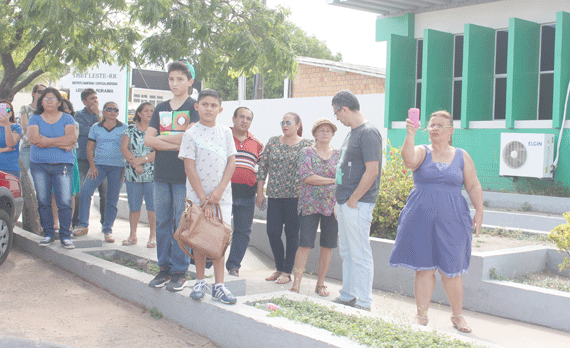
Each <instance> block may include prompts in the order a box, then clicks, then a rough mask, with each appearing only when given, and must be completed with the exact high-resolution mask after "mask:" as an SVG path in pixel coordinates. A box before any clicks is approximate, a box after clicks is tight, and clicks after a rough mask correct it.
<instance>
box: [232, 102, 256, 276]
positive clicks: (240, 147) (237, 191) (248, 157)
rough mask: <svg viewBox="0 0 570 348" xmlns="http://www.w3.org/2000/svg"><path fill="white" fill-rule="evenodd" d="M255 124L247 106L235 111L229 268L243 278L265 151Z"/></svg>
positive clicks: (233, 273)
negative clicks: (254, 132)
mask: <svg viewBox="0 0 570 348" xmlns="http://www.w3.org/2000/svg"><path fill="white" fill-rule="evenodd" d="M252 121H253V112H252V111H251V110H250V109H248V108H246V107H244V106H241V107H238V108H237V109H236V110H235V111H234V116H233V123H234V126H233V127H231V129H232V132H233V135H234V141H235V144H236V149H237V152H238V153H237V155H236V170H235V172H234V175H233V177H232V200H233V205H232V215H233V220H234V222H233V224H234V226H233V227H234V228H233V236H232V246H231V249H230V255H229V256H228V260H227V261H226V268H227V269H228V272H229V274H230V275H233V276H236V277H239V269H240V267H241V261H242V260H243V256H244V255H245V251H246V250H247V246H248V245H249V235H250V233H251V224H252V222H253V213H254V210H255V193H256V189H257V178H256V172H257V162H259V156H260V154H261V152H262V151H263V144H262V143H261V142H260V141H259V140H257V139H256V138H254V137H253V135H252V134H251V133H250V132H249V127H250V126H251V122H252Z"/></svg>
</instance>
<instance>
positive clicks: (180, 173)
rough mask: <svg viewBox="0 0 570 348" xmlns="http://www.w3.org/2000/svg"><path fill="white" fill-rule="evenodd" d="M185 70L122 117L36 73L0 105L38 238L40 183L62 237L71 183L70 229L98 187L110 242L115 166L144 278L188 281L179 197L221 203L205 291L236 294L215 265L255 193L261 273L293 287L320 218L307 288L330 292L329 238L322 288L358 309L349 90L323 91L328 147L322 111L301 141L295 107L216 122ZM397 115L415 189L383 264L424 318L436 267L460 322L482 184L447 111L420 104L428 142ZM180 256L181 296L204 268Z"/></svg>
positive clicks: (369, 198) (44, 220) (363, 271)
mask: <svg viewBox="0 0 570 348" xmlns="http://www.w3.org/2000/svg"><path fill="white" fill-rule="evenodd" d="M194 78H195V71H194V68H193V67H192V65H190V64H188V63H187V62H183V61H177V62H173V63H171V64H170V65H169V66H168V83H169V87H170V90H171V91H172V93H173V95H174V97H173V98H172V99H171V100H168V101H166V102H163V103H161V104H159V105H157V106H156V108H153V106H152V105H151V104H149V103H143V104H141V105H140V106H139V108H138V109H137V110H136V112H135V117H134V118H133V121H134V124H132V125H129V126H127V125H125V124H123V123H122V122H121V121H119V120H118V115H119V108H118V106H117V104H116V103H114V102H107V103H105V105H103V109H102V110H101V114H102V119H101V118H99V116H98V115H99V109H98V100H97V94H96V93H95V91H94V90H84V91H83V92H82V95H81V99H82V101H83V103H84V104H85V108H84V109H83V110H81V111H79V112H77V113H76V114H75V118H74V116H73V114H74V113H73V107H72V105H71V103H69V102H68V101H67V100H64V99H63V98H62V97H61V95H60V93H59V91H57V90H56V89H54V88H45V86H42V85H38V86H36V87H34V90H33V96H34V102H33V103H32V105H30V106H29V107H28V106H26V107H23V108H22V122H21V126H20V125H18V124H16V123H15V120H14V115H13V108H12V106H11V104H10V105H9V106H8V107H7V111H6V112H7V113H6V116H5V117H0V159H3V160H2V161H0V163H2V164H1V165H0V169H1V170H5V171H8V172H10V173H13V174H15V175H19V167H17V166H14V160H13V159H12V160H11V161H8V162H9V163H10V164H11V165H12V166H7V165H5V164H4V163H8V162H7V161H4V159H8V158H12V157H14V158H16V163H17V157H18V150H17V149H18V142H19V141H20V139H23V144H22V147H21V148H22V150H21V152H20V156H21V158H22V161H23V162H25V160H26V155H25V151H26V150H25V148H26V146H27V144H28V143H29V147H30V156H29V157H30V164H29V167H30V170H31V173H32V176H33V179H34V184H35V187H36V193H37V197H38V202H39V212H40V219H41V225H42V228H43V231H44V235H45V238H44V239H43V240H42V241H41V242H40V245H42V246H47V245H49V244H51V243H52V242H53V241H54V233H55V230H54V218H53V215H54V214H53V213H52V209H51V200H52V192H53V196H54V200H55V204H56V206H57V213H58V219H59V238H60V241H61V243H62V245H63V246H64V247H65V248H73V247H74V245H73V243H72V242H71V240H70V237H71V233H72V232H71V225H72V215H73V214H72V209H73V206H74V205H73V204H72V197H73V195H74V194H75V193H76V191H77V190H78V189H76V188H77V187H81V190H80V191H79V198H78V199H76V204H75V206H76V207H78V209H75V213H76V215H77V220H75V219H73V223H74V224H75V225H76V227H75V229H74V230H73V235H75V236H82V235H85V234H87V233H88V231H89V210H90V205H91V197H92V195H93V193H94V191H95V190H96V189H99V192H100V199H101V205H100V206H101V208H100V209H101V223H102V232H103V234H104V240H105V241H107V242H110V243H112V242H114V241H115V240H114V238H113V235H112V227H113V223H114V220H115V218H116V215H117V201H118V197H119V191H120V189H121V186H122V180H123V178H124V180H125V182H126V186H127V194H128V201H129V209H130V214H129V220H130V225H131V233H130V235H129V237H128V239H126V240H125V241H123V245H125V246H129V245H133V244H136V243H137V242H138V239H137V224H138V220H139V218H140V210H141V206H142V199H143V198H144V199H145V202H146V208H147V210H148V211H149V222H150V225H151V226H150V229H151V233H150V236H149V240H148V243H147V246H148V247H155V246H156V248H157V258H158V265H159V267H160V272H159V273H158V275H157V276H156V277H155V278H154V279H153V280H152V281H151V282H150V283H149V286H150V287H153V288H161V287H166V289H167V290H169V291H180V290H182V289H183V288H184V287H185V286H187V280H186V271H187V269H188V266H189V264H190V257H189V256H188V255H187V254H186V253H185V252H184V250H182V249H181V248H180V247H179V245H178V244H177V242H176V241H175V240H174V238H173V235H174V232H175V230H176V229H177V227H178V224H179V221H180V217H181V216H182V213H183V211H184V208H185V207H184V204H185V199H188V200H190V201H192V202H193V203H194V204H202V203H207V204H205V216H206V218H213V217H214V216H215V215H216V212H215V210H214V209H213V206H212V204H219V205H220V208H221V215H222V216H221V217H222V218H223V220H224V221H226V222H228V223H229V222H230V217H232V216H233V241H232V245H231V249H230V252H229V255H228V258H227V262H226V261H225V258H223V257H222V258H220V259H216V260H210V261H212V264H213V266H214V278H215V282H214V284H213V286H212V289H211V292H212V297H213V298H214V299H217V300H220V301H221V302H222V303H226V304H233V303H236V298H235V296H233V295H232V294H231V292H230V291H229V290H228V289H227V288H226V287H225V286H224V273H225V269H227V271H228V273H229V274H230V275H233V276H239V269H240V267H241V262H242V260H243V257H244V254H245V252H246V249H247V247H248V244H249V236H250V233H251V227H252V220H253V215H254V209H255V205H257V206H258V207H259V208H260V209H262V210H263V209H265V208H267V235H268V238H269V243H270V246H271V250H272V252H273V256H274V260H275V268H276V270H275V272H274V273H272V274H271V275H270V276H268V277H267V278H266V280H267V281H274V282H276V283H278V284H286V283H289V282H293V283H292V287H291V288H290V290H291V291H293V292H299V289H300V285H301V280H302V277H303V273H304V271H305V266H306V262H307V258H308V254H309V251H310V249H311V248H313V247H314V241H315V239H316V234H317V229H318V227H319V226H320V231H321V234H320V240H319V246H320V257H319V273H318V278H317V283H316V287H315V292H316V293H317V294H318V295H320V296H329V291H328V290H327V286H326V285H325V283H324V280H325V277H326V274H327V272H328V268H329V265H330V261H331V256H332V249H333V248H335V247H336V246H337V245H338V246H339V253H340V256H341V257H342V260H343V263H342V274H343V285H342V289H341V290H340V296H338V297H337V298H336V299H335V300H334V301H335V302H337V303H341V304H344V305H349V306H353V307H355V308H360V309H364V310H370V308H371V304H372V283H373V278H374V263H373V256H372V250H371V247H370V241H369V233H370V225H371V222H372V211H373V208H374V205H375V203H376V199H377V196H378V189H379V183H380V173H381V165H382V137H381V135H380V132H379V131H378V129H376V128H375V127H374V126H373V125H372V124H371V123H370V122H368V121H367V120H366V119H365V117H364V116H363V115H362V113H361V112H360V104H359V102H358V99H357V98H356V96H355V95H354V94H353V93H352V92H350V91H348V90H343V91H340V92H338V93H337V94H336V95H335V96H334V97H333V99H332V108H333V112H334V116H335V117H336V119H337V120H339V121H340V122H341V123H342V124H343V125H344V126H346V127H349V128H350V132H349V134H348V136H347V137H346V139H345V140H344V143H343V145H342V147H341V149H334V148H333V147H331V146H330V141H331V140H332V138H333V136H334V134H335V132H337V130H338V129H337V126H336V125H335V124H334V123H333V122H331V121H330V120H329V119H326V118H320V119H318V120H317V121H316V122H315V123H314V124H313V126H312V129H311V133H312V135H313V137H314V140H309V139H305V138H303V137H302V134H303V125H302V121H301V117H300V116H299V115H298V114H296V113H294V112H288V113H286V114H285V115H284V116H283V118H282V120H281V121H280V124H281V130H282V132H283V134H282V135H279V136H274V137H272V138H270V139H269V141H268V143H267V144H266V145H265V146H264V145H263V144H262V143H261V142H260V141H259V140H258V139H256V138H255V137H254V136H253V135H252V134H251V133H250V132H249V128H250V126H251V123H252V122H253V118H254V114H253V112H252V110H250V109H249V108H247V107H239V108H237V109H236V110H235V111H234V114H233V118H232V121H233V127H231V128H230V127H225V126H223V125H220V124H219V123H217V122H216V117H217V116H218V114H219V113H220V112H222V110H223V108H222V106H221V105H222V98H221V96H220V94H219V93H218V92H217V91H215V90H211V89H206V90H203V91H202V92H200V94H199V96H198V100H194V99H192V98H191V97H190V95H189V90H191V88H192V85H193V82H194ZM36 97H37V99H36ZM8 104H9V103H8ZM28 109H29V110H28ZM0 116H1V115H0ZM406 122H407V137H406V139H405V141H404V145H403V148H402V157H403V159H404V163H405V165H406V166H407V167H408V168H410V169H411V170H412V171H413V172H414V182H415V188H414V190H413V191H412V192H411V193H410V197H409V200H408V203H407V205H406V207H405V208H404V210H403V211H402V214H401V216H400V220H399V228H398V234H397V238H396V242H395V246H394V249H393V252H392V257H391V258H390V265H392V266H404V267H408V268H411V269H413V270H415V271H416V281H415V295H416V302H417V308H418V312H417V316H416V322H417V323H419V324H423V325H426V324H427V322H428V319H427V309H428V306H429V302H430V299H431V294H432V291H433V287H434V283H435V275H434V274H435V271H436V270H439V272H440V274H441V275H442V279H443V284H444V289H445V291H446V293H447V295H448V298H449V301H450V303H451V307H452V312H453V313H452V317H451V320H452V323H453V325H454V326H455V327H457V328H458V329H459V330H461V331H464V332H470V330H471V329H470V327H469V326H468V325H467V324H466V322H465V319H464V318H463V316H462V315H461V307H462V288H463V285H462V282H461V275H462V274H463V273H465V272H466V271H467V268H468V266H469V257H470V253H471V229H472V228H476V232H477V233H479V230H480V228H481V223H482V219H483V210H482V202H483V199H482V189H481V185H480V184H479V181H478V179H477V175H476V172H475V167H474V164H473V161H472V160H471V158H470V157H469V155H468V154H467V152H465V151H464V150H462V149H456V148H454V147H452V146H451V136H452V134H453V119H452V117H451V116H450V115H449V114H448V113H447V112H444V111H439V112H436V113H434V114H432V115H431V117H430V119H429V124H428V127H427V128H428V130H429V132H430V139H431V141H432V144H431V145H429V146H428V145H423V146H415V144H414V137H415V133H416V131H417V129H416V128H415V127H414V126H413V124H412V122H411V121H410V120H407V121H406ZM76 144H78V145H77V146H78V148H77V155H75V151H74V148H75V147H76ZM10 156H11V157H10ZM75 173H77V174H75ZM266 181H267V185H266ZM230 183H231V185H230ZM462 186H465V189H466V190H467V192H468V194H469V196H470V199H471V201H472V203H473V205H474V206H475V209H476V213H475V216H474V218H473V219H471V217H470V215H469V209H468V206H467V202H466V201H465V199H464V198H463V197H462V196H461V188H462ZM266 197H267V198H266ZM283 231H284V232H285V240H286V242H285V245H284V244H283V242H282V234H283ZM193 258H194V262H195V264H196V274H197V279H196V283H195V284H194V286H193V289H192V292H191V295H190V297H191V298H192V299H195V300H201V299H203V298H204V294H205V292H206V291H207V290H208V289H209V287H208V285H207V283H206V280H205V268H206V265H207V261H208V260H207V259H206V257H205V255H203V254H201V253H200V252H199V251H193ZM224 268H225V269H224Z"/></svg>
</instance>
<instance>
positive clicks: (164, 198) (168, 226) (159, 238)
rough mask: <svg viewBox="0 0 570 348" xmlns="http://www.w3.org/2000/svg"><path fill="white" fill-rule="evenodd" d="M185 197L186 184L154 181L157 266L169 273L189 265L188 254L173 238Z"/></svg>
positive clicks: (182, 270)
mask: <svg viewBox="0 0 570 348" xmlns="http://www.w3.org/2000/svg"><path fill="white" fill-rule="evenodd" d="M185 199H186V184H170V183H165V182H158V181H155V182H154V203H155V204H154V208H155V211H154V212H155V214H156V254H157V258H158V266H159V267H160V268H161V269H163V270H167V271H169V273H170V274H174V273H184V272H186V271H187V270H188V266H189V265H190V256H188V255H186V254H185V253H184V252H183V251H182V249H180V247H179V246H178V242H177V241H176V240H175V239H174V232H175V231H176V229H177V228H178V224H179V223H180V217H182V213H183V212H184V209H185V206H184V203H185Z"/></svg>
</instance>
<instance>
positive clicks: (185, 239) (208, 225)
mask: <svg viewBox="0 0 570 348" xmlns="http://www.w3.org/2000/svg"><path fill="white" fill-rule="evenodd" d="M206 204H208V201H206V202H204V204H202V205H201V206H199V205H197V204H194V203H192V201H190V200H188V199H187V200H186V210H185V211H184V213H183V214H182V217H181V218H180V224H179V225H178V229H176V232H174V239H175V240H176V241H177V242H178V245H179V246H180V249H182V251H184V252H185V253H186V254H187V255H189V256H190V257H192V258H194V256H193V255H192V253H191V252H190V251H188V249H187V248H190V249H192V250H194V251H195V252H200V253H202V254H204V255H206V257H208V258H210V259H212V260H215V259H219V258H220V257H223V256H224V255H225V253H226V249H227V248H228V246H229V245H230V243H231V240H232V229H231V226H230V225H228V224H227V223H225V222H224V220H223V219H222V210H221V209H220V205H219V204H214V207H215V210H216V216H215V217H214V218H213V219H212V220H208V219H206V217H205V216H204V207H205V206H206Z"/></svg>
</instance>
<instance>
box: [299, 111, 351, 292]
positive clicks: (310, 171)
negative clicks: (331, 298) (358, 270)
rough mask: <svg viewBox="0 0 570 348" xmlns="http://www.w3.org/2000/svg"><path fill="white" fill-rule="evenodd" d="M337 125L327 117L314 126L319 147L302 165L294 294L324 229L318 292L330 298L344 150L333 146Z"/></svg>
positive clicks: (306, 153)
mask: <svg viewBox="0 0 570 348" xmlns="http://www.w3.org/2000/svg"><path fill="white" fill-rule="evenodd" d="M336 130H337V128H336V126H335V125H334V124H333V123H332V122H331V121H330V120H328V119H326V118H320V119H318V120H317V121H316V122H315V124H314V125H313V131H312V133H313V136H314V137H315V144H314V145H313V146H309V147H306V148H304V149H303V150H301V151H302V154H301V161H300V163H299V180H300V181H301V190H300V193H299V204H298V208H297V212H298V214H299V231H300V237H299V248H298V249H297V254H296V256H295V267H294V268H293V274H294V277H295V280H294V281H293V286H292V287H291V289H290V290H291V291H293V292H299V289H300V287H301V279H302V277H303V272H304V271H305V265H306V264H307V257H308V256H309V251H310V250H311V248H313V246H314V244H315V238H316V235H317V227H318V226H319V222H320V226H321V237H320V246H321V254H320V257H319V273H318V278H317V285H316V287H315V292H316V293H317V294H318V295H319V296H323V297H326V296H328V295H329V292H328V291H327V287H326V285H325V277H326V275H327V272H328V270H329V265H330V262H331V256H332V249H333V248H336V246H337V240H338V224H337V221H336V218H335V216H334V205H335V203H336V199H335V176H336V166H337V163H338V160H339V157H340V151H339V150H337V149H333V148H332V147H331V146H330V141H331V139H332V137H333V136H334V133H335V132H336Z"/></svg>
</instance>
